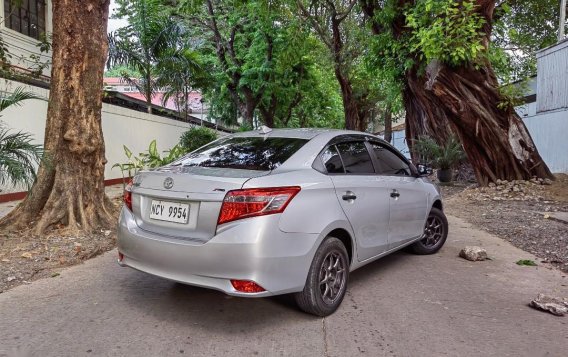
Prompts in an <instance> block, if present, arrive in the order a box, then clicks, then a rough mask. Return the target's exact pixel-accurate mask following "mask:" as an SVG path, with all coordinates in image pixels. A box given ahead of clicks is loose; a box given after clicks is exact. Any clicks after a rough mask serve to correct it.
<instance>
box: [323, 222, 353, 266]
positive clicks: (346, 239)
mask: <svg viewBox="0 0 568 357" xmlns="http://www.w3.org/2000/svg"><path fill="white" fill-rule="evenodd" d="M326 237H334V238H337V239H339V240H340V241H341V243H343V245H344V246H345V249H346V250H347V255H348V257H349V265H351V264H352V263H353V258H354V257H355V244H354V242H353V237H352V235H351V233H349V232H348V231H347V230H346V229H344V228H335V229H333V230H331V231H330V232H329V233H328V234H326Z"/></svg>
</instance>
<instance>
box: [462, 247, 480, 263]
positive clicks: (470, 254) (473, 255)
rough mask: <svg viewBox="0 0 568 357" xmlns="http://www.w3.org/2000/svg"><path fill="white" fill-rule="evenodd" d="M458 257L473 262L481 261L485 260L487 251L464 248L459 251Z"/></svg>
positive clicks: (477, 248) (478, 248)
mask: <svg viewBox="0 0 568 357" xmlns="http://www.w3.org/2000/svg"><path fill="white" fill-rule="evenodd" d="M460 257H462V258H464V259H467V260H471V261H472V262H475V261H482V260H486V259H487V251H485V249H483V248H480V247H475V246H473V247H465V248H463V249H462V250H461V251H460Z"/></svg>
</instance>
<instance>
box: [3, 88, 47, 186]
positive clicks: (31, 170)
mask: <svg viewBox="0 0 568 357" xmlns="http://www.w3.org/2000/svg"><path fill="white" fill-rule="evenodd" d="M28 99H41V100H43V98H41V97H38V96H37V95H35V94H34V93H32V92H26V91H25V90H24V89H23V88H21V87H19V88H16V90H14V92H13V93H10V94H8V95H4V93H2V95H0V112H1V111H3V110H4V109H6V108H9V107H11V106H19V105H21V103H22V101H24V100H28ZM32 142H33V137H32V135H31V134H29V133H25V132H21V131H20V132H10V130H8V129H7V128H5V127H4V126H2V123H1V122H0V184H2V185H5V184H7V183H9V184H11V185H13V186H16V185H18V184H24V185H26V186H27V187H28V188H30V187H31V185H32V184H33V182H34V180H35V178H36V172H35V167H36V165H38V164H39V163H40V161H41V160H42V157H43V156H44V150H43V147H42V146H41V145H35V144H32Z"/></svg>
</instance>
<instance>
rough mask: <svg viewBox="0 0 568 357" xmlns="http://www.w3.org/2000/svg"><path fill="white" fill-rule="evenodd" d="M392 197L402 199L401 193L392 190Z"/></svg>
mask: <svg viewBox="0 0 568 357" xmlns="http://www.w3.org/2000/svg"><path fill="white" fill-rule="evenodd" d="M391 197H392V198H398V197H400V193H399V192H398V191H397V190H392V192H391Z"/></svg>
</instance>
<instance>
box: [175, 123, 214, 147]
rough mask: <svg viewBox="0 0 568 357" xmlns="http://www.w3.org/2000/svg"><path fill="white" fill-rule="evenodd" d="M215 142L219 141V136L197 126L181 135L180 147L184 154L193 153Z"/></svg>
mask: <svg viewBox="0 0 568 357" xmlns="http://www.w3.org/2000/svg"><path fill="white" fill-rule="evenodd" d="M214 140H217V134H216V133H215V132H214V131H213V130H211V129H208V128H205V127H199V126H196V127H193V128H191V129H189V130H188V131H186V132H184V133H183V134H182V135H181V138H180V142H179V145H180V147H182V148H183V150H184V152H192V151H194V150H196V149H198V148H200V147H202V146H203V145H206V144H209V143H210V142H212V141H214Z"/></svg>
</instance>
